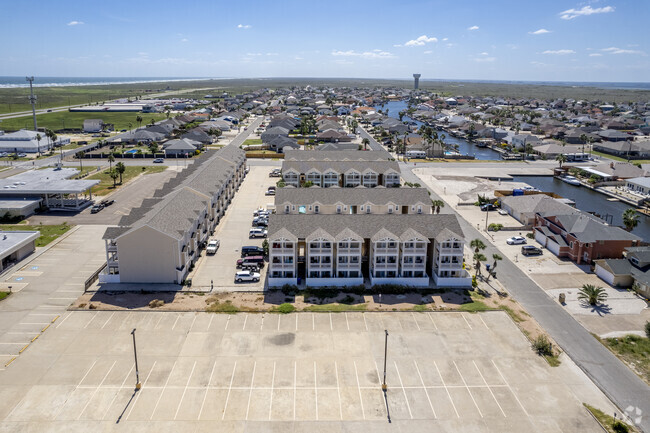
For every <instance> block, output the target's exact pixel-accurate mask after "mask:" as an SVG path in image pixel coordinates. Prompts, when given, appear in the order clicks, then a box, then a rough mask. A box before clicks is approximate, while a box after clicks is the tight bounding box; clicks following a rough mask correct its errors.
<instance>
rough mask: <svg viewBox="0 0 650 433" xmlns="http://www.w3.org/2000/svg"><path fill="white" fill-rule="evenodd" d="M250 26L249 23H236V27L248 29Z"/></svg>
mask: <svg viewBox="0 0 650 433" xmlns="http://www.w3.org/2000/svg"><path fill="white" fill-rule="evenodd" d="M251 27H252V26H251V25H250V24H237V28H238V29H250V28H251Z"/></svg>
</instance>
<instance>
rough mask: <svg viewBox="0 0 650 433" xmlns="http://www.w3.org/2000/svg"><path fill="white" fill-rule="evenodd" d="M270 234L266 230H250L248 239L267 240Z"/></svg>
mask: <svg viewBox="0 0 650 433" xmlns="http://www.w3.org/2000/svg"><path fill="white" fill-rule="evenodd" d="M267 234H268V232H267V231H266V230H264V229H260V228H255V229H250V230H249V232H248V237H249V238H265V237H266V235H267Z"/></svg>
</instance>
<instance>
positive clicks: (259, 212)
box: [253, 209, 271, 218]
mask: <svg viewBox="0 0 650 433" xmlns="http://www.w3.org/2000/svg"><path fill="white" fill-rule="evenodd" d="M269 215H271V212H270V211H268V210H265V209H258V210H256V211H254V212H253V216H254V217H265V218H268V216H269Z"/></svg>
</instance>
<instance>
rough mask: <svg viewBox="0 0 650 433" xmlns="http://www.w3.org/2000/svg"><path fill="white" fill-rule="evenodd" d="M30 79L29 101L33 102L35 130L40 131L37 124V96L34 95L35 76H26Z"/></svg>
mask: <svg viewBox="0 0 650 433" xmlns="http://www.w3.org/2000/svg"><path fill="white" fill-rule="evenodd" d="M25 79H26V80H27V81H29V102H30V104H32V116H33V117H34V131H38V127H37V126H36V96H34V88H33V87H32V83H33V82H34V77H25Z"/></svg>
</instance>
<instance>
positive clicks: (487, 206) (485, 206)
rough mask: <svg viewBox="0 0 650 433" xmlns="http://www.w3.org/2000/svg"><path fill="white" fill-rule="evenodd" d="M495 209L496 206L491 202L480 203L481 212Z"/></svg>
mask: <svg viewBox="0 0 650 433" xmlns="http://www.w3.org/2000/svg"><path fill="white" fill-rule="evenodd" d="M496 209H497V207H496V206H495V205H493V204H492V203H485V204H483V205H481V210H482V211H483V212H489V211H491V210H496Z"/></svg>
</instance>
